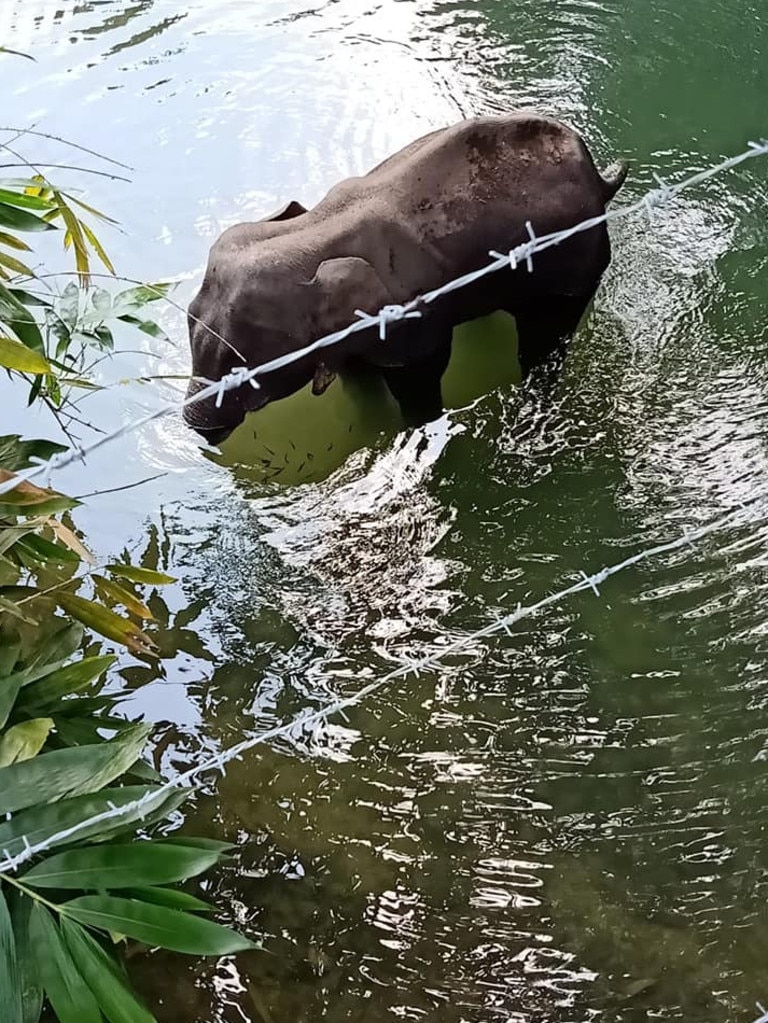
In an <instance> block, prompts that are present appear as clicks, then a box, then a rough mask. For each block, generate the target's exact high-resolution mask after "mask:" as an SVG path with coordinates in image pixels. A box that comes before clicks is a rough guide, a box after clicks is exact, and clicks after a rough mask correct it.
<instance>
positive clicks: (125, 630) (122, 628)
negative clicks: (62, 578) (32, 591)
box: [57, 592, 157, 654]
mask: <svg viewBox="0 0 768 1023" xmlns="http://www.w3.org/2000/svg"><path fill="white" fill-rule="evenodd" d="M57 600H58V603H59V605H60V606H61V607H62V608H63V609H64V610H65V611H66V612H67V613H68V614H71V615H72V617H73V618H76V619H77V620H78V621H79V622H82V623H83V625H86V626H87V627H88V628H89V629H93V631H94V632H98V633H99V635H101V636H106V637H107V639H113V640H115V641H116V642H117V643H124V644H125V646H127V647H128V649H129V650H131V651H133V653H136V654H154V651H155V650H156V649H157V647H156V645H155V644H154V643H153V642H152V640H151V639H150V638H149V636H148V635H147V634H146V633H145V632H142V630H141V629H140V628H139V627H138V625H135V624H134V623H133V622H132V621H130V620H129V619H128V618H123V617H122V616H121V615H118V614H115V612H114V611H110V609H109V608H108V607H103V606H102V605H101V604H97V603H95V602H94V601H92V600H86V599H85V598H84V597H78V596H77V595H76V594H74V593H66V592H59V593H58V595H57Z"/></svg>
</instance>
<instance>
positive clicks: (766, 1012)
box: [755, 1002, 768, 1023]
mask: <svg viewBox="0 0 768 1023" xmlns="http://www.w3.org/2000/svg"><path fill="white" fill-rule="evenodd" d="M757 1009H758V1012H761V1013H762V1016H760V1018H759V1019H756V1020H755V1023H768V1009H766V1008H765V1007H764V1006H762V1005H761V1004H760V1002H757Z"/></svg>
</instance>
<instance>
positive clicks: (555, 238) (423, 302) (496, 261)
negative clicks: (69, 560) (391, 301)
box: [0, 139, 768, 494]
mask: <svg viewBox="0 0 768 1023" xmlns="http://www.w3.org/2000/svg"><path fill="white" fill-rule="evenodd" d="M757 156H768V139H764V140H762V141H760V142H749V143H748V145H747V148H746V150H744V151H743V152H741V153H739V154H738V155H736V156H731V157H728V158H727V159H725V160H722V161H721V162H720V163H717V164H714V165H712V166H710V167H708V168H706V169H705V170H703V171H698V172H697V173H695V174H691V175H690V176H689V177H687V178H684V179H683V180H682V181H678V182H676V183H674V184H669V183H668V182H666V181H664V180H663V179H662V178H660V177H659V176H658V175H656V174H655V175H654V178H655V180H656V187H655V188H652V189H651V190H650V191H648V192H647V193H646V194H645V195H644V196H642V197H641V198H640V199H638V200H637V201H636V202H634V203H632V204H631V205H629V206H621V207H619V208H617V209H613V210H608V211H606V212H605V213H603V214H601V215H600V216H597V217H590V218H589V219H587V220H583V221H581V222H580V223H578V224H576V225H574V226H573V227H569V228H566V229H564V230H562V231H554V232H552V233H550V234H545V235H537V234H536V233H535V231H534V228H533V226H532V224H531V222H530V220H529V221H526V224H525V229H526V231H527V233H528V240H527V241H525V242H521V243H520V244H519V245H516V246H515V247H514V248H512V249H510V250H509V252H507V253H501V252H496V251H495V250H491V251H490V252H489V255H490V256H491V258H492V261H491V262H490V263H488V264H486V265H485V266H483V267H480V268H479V269H478V270H473V271H472V272H471V273H467V274H464V275H462V276H461V277H457V278H455V279H454V280H452V281H449V282H448V283H447V284H443V285H441V286H440V287H439V288H435V289H434V290H433V291H428V292H425V293H424V294H423V295H418V296H417V297H416V298H413V299H411V300H410V301H409V302H406V303H404V304H403V305H385V306H383V307H382V308H381V309H379V311H378V312H377V313H367V312H364V311H363V310H361V309H358V310H356V311H355V315H356V316H357V317H358V318H357V320H355V321H353V322H352V323H350V324H349V325H348V326H346V327H344V328H343V329H341V330H337V331H334V332H333V333H331V334H326V335H324V336H323V337H321V338H318V339H317V340H316V341H313V342H312V343H311V344H309V345H306V346H305V347H304V348H300V349H297V350H296V351H293V352H289V353H287V354H286V355H281V356H279V357H277V358H275V359H270V360H269V361H268V362H264V363H261V364H260V365H259V366H255V367H253V368H251V369H248V368H246V367H244V366H237V367H236V368H235V369H233V370H232V371H231V372H229V373H227V374H226V375H225V376H223V377H222V378H221V379H220V380H213V381H212V380H204V379H201V380H200V382H201V383H203V384H204V386H203V387H202V389H201V390H199V391H197V392H196V393H195V394H193V395H191V396H189V397H187V398H185V399H184V400H183V401H182V402H169V403H168V404H167V405H163V406H161V407H160V408H158V409H155V411H153V412H150V413H148V414H147V415H145V416H142V417H140V418H138V419H135V420H132V421H131V422H129V423H125V424H123V426H121V427H119V428H118V429H116V430H114V431H112V432H111V433H107V434H104V436H102V437H99V438H98V439H96V440H94V441H92V442H91V443H90V444H86V445H80V444H76V445H73V446H72V447H71V448H70V449H69V450H68V451H65V452H59V453H57V454H54V455H52V456H51V457H50V458H48V459H46V460H43V459H34V461H35V462H36V464H35V465H34V466H32V467H31V468H29V469H24V470H21V471H20V472H18V473H16V474H15V475H14V476H12V477H11V478H9V479H8V480H5V481H4V482H2V483H0V494H4V493H7V492H8V491H10V490H13V489H14V488H15V487H17V486H18V485H19V484H20V483H22V482H23V481H25V480H32V479H36V478H38V477H44V478H45V479H46V481H49V480H50V477H51V475H52V474H53V473H54V472H57V471H59V470H60V469H63V468H65V467H66V466H67V465H71V464H72V463H73V462H75V461H83V462H84V461H85V459H86V457H87V456H88V455H90V454H92V453H93V452H94V451H97V450H98V449H99V448H102V447H104V445H106V444H110V443H112V442H113V441H115V440H118V439H119V438H121V437H124V436H125V435H126V434H128V433H132V432H133V431H134V430H138V429H140V428H141V427H142V426H146V425H147V424H148V423H151V422H153V421H154V420H155V419H160V418H162V417H163V416H166V415H171V414H172V413H174V412H177V411H178V410H179V408H185V407H189V406H190V405H195V404H197V403H198V402H202V401H207V400H208V399H209V398H215V399H216V406H217V407H220V406H221V403H222V400H223V398H224V395H225V394H226V393H227V392H228V391H233V390H236V389H237V388H239V387H244V386H246V385H249V386H251V387H253V388H255V389H256V390H259V388H260V384H259V382H258V380H257V378H258V377H260V376H264V375H266V374H267V373H273V372H275V371H276V370H278V369H282V368H284V367H285V366H288V365H291V364H292V363H294V362H298V361H299V360H301V359H304V358H306V357H307V356H309V355H312V354H314V353H315V352H317V351H319V350H321V349H323V348H330V347H332V346H334V345H337V344H340V343H341V342H342V341H344V340H346V339H347V338H348V337H350V336H351V335H352V334H356V333H358V332H359V331H362V330H368V329H370V328H371V327H378V331H379V338H380V339H381V340H382V341H384V340H386V336H387V330H388V328H389V327H390V326H391V325H393V324H395V323H399V322H400V321H401V320H406V319H411V318H418V317H420V316H421V315H422V308H421V307H423V306H428V305H430V304H431V303H432V302H435V301H436V300H437V299H438V298H441V297H442V296H443V295H447V294H450V293H451V292H453V291H457V290H459V289H460V288H464V287H467V286H468V285H470V284H473V283H474V282H475V281H478V280H480V279H481V278H482V277H486V276H487V275H488V274H492V273H496V272H497V271H499V270H503V269H505V268H511V269H512V270H518V269H519V268H520V266H521V264H522V263H525V264H526V266H527V268H528V272H529V273H530V272H532V271H533V257H534V256H535V255H536V254H538V253H540V252H544V251H545V250H546V249H550V248H553V247H554V246H556V245H561V244H562V243H563V242H564V241H567V240H568V239H569V238H572V237H573V236H574V235H576V234H580V233H581V232H583V231H589V230H591V229H592V228H593V227H597V226H598V225H599V224H605V223H609V222H612V221H614V220H619V219H621V218H624V217H628V216H631V215H632V214H635V213H638V212H640V211H642V210H646V211H647V212H648V214H649V216H650V214H651V211H652V210H653V209H656V208H658V207H660V206H663V205H664V204H665V203H668V202H669V201H670V200H671V199H673V198H674V197H675V196H677V195H678V194H679V193H680V192H682V191H683V190H684V189H687V188H691V187H692V186H694V185H698V184H701V183H702V182H704V181H707V180H708V179H709V178H712V177H714V176H715V175H716V174H720V173H722V172H723V171H726V170H731V169H732V168H734V167H737V166H738V165H739V164H741V163H744V162H745V161H746V160H750V159H752V158H754V157H757ZM199 322H200V323H201V325H202V326H203V327H205V329H206V330H209V331H210V332H211V334H212V335H213V336H215V337H219V338H220V335H218V334H217V333H216V331H214V330H213V328H212V327H209V326H208V324H206V323H203V322H202V321H199ZM220 340H225V339H223V338H220ZM225 343H227V344H229V342H226V341H225Z"/></svg>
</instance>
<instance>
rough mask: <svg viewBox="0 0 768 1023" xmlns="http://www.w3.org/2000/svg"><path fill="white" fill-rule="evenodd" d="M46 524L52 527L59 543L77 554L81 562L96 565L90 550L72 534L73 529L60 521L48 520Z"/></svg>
mask: <svg viewBox="0 0 768 1023" xmlns="http://www.w3.org/2000/svg"><path fill="white" fill-rule="evenodd" d="M46 524H47V525H48V526H50V527H51V529H52V530H53V531H54V533H55V534H56V539H57V540H58V541H59V543H62V544H64V546H65V547H68V548H69V549H70V550H71V551H74V553H75V554H77V556H78V557H79V558H80V560H81V561H85V562H87V563H88V564H89V565H95V564H96V559H95V558H94V556H93V555H92V554H91V552H90V551H89V550H88V548H87V547H85V546H84V545H83V544H82V543H81V542H80V540H79V539H78V538H77V537H76V536H75V534H74V533H73V532H72V530H71V529H69V527H68V526H65V525H64V523H63V522H59V520H58V519H48V522H47V523H46Z"/></svg>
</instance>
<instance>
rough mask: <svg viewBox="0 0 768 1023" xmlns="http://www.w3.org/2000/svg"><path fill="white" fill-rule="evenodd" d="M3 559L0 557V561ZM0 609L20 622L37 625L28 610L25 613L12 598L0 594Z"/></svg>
mask: <svg viewBox="0 0 768 1023" xmlns="http://www.w3.org/2000/svg"><path fill="white" fill-rule="evenodd" d="M3 560H4V559H3V558H2V557H0V562H2V561H3ZM0 610H1V611H5V613H6V614H9V615H12V616H13V617H14V618H16V619H17V620H18V621H20V622H26V623H27V624H28V625H37V619H36V618H33V617H32V616H31V615H30V614H29V613H28V612H27V613H25V612H24V611H22V610H21V609H20V608H18V607H17V606H16V605H15V604H14V602H13V601H12V600H8V599H7V598H6V597H3V596H0Z"/></svg>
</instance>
